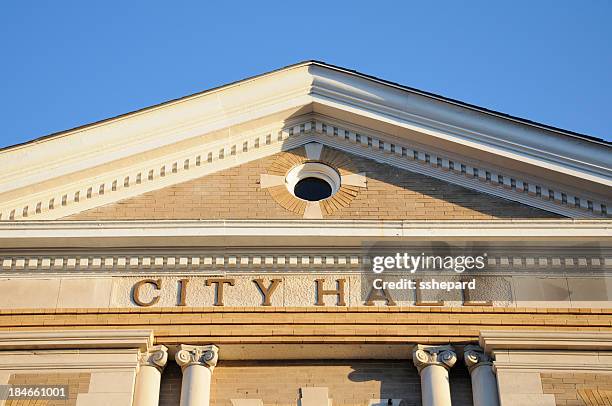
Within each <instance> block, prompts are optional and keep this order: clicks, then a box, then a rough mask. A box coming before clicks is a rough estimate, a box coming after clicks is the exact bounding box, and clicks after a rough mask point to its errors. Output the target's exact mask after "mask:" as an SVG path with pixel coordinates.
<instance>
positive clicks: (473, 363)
mask: <svg viewBox="0 0 612 406" xmlns="http://www.w3.org/2000/svg"><path fill="white" fill-rule="evenodd" d="M463 361H464V362H465V365H466V366H467V367H468V370H469V371H470V373H471V372H472V370H474V369H475V368H478V367H479V366H482V365H493V362H492V361H491V357H489V355H488V354H487V353H485V352H484V350H483V349H482V347H480V346H479V345H473V344H470V345H466V346H465V347H464V348H463Z"/></svg>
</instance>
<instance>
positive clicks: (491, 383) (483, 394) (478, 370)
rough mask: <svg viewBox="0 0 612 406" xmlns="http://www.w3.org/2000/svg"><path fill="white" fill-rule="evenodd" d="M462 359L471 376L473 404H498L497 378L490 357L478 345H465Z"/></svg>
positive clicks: (491, 405) (485, 405) (476, 405)
mask: <svg viewBox="0 0 612 406" xmlns="http://www.w3.org/2000/svg"><path fill="white" fill-rule="evenodd" d="M463 359H464V361H465V365H467V367H468V370H469V371H470V376H471V377H472V397H473V398H474V406H499V397H498V396H497V379H496V378H495V374H494V373H493V363H492V362H491V358H490V357H489V356H488V355H487V354H485V352H484V350H483V349H482V348H481V347H480V346H478V345H466V346H465V348H464V349H463Z"/></svg>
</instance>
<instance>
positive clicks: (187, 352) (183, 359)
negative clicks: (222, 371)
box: [174, 344, 219, 371]
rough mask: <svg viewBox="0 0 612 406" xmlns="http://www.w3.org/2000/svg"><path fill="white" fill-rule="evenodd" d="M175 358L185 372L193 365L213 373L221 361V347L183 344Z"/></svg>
mask: <svg viewBox="0 0 612 406" xmlns="http://www.w3.org/2000/svg"><path fill="white" fill-rule="evenodd" d="M174 358H175V359H176V363H177V364H179V365H180V367H181V369H182V370H183V371H185V368H187V367H189V366H192V365H201V366H205V367H206V368H208V369H210V370H211V371H212V370H213V369H214V368H215V366H216V365H217V360H218V359H219V347H217V346H216V345H212V344H211V345H197V346H196V345H186V344H181V345H179V346H178V349H177V351H176V356H175V357H174Z"/></svg>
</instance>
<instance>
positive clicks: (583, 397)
mask: <svg viewBox="0 0 612 406" xmlns="http://www.w3.org/2000/svg"><path fill="white" fill-rule="evenodd" d="M540 377H541V379H542V390H543V392H544V393H545V394H553V395H555V401H556V404H557V405H559V406H596V405H597V406H599V405H609V404H612V374H611V373H600V374H593V373H560V372H559V373H541V374H540Z"/></svg>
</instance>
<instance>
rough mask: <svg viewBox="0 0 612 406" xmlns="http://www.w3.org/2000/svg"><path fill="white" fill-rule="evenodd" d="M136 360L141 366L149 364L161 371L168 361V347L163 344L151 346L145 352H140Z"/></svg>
mask: <svg viewBox="0 0 612 406" xmlns="http://www.w3.org/2000/svg"><path fill="white" fill-rule="evenodd" d="M138 362H139V364H140V366H141V367H142V366H150V367H154V368H156V369H157V370H158V371H159V372H162V371H163V370H164V367H165V366H166V363H167V362H168V348H167V347H166V346H165V345H155V346H152V347H150V348H149V350H148V351H147V352H143V353H141V354H140V356H139V359H138Z"/></svg>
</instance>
